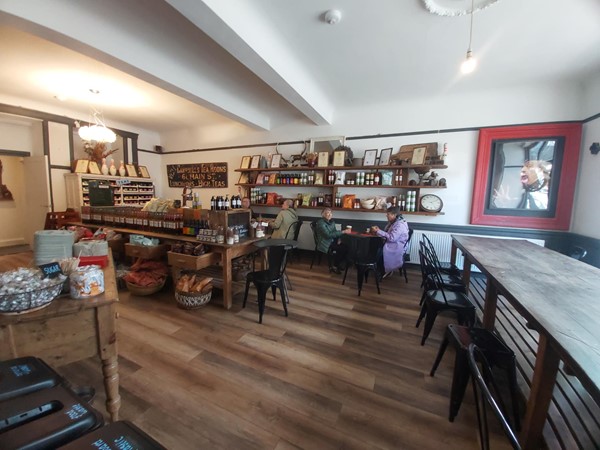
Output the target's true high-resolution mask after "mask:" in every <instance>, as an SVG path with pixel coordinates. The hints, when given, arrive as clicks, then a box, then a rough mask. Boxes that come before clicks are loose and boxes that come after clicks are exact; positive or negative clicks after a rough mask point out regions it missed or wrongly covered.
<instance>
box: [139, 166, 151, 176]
mask: <svg viewBox="0 0 600 450" xmlns="http://www.w3.org/2000/svg"><path fill="white" fill-rule="evenodd" d="M138 170H139V171H140V176H141V177H142V178H150V173H149V172H148V168H147V167H146V166H138Z"/></svg>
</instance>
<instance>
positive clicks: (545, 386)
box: [452, 235, 600, 449]
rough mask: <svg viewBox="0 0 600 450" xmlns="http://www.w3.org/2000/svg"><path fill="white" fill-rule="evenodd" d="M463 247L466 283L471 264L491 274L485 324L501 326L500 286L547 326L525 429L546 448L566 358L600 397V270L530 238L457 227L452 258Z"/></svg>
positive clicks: (533, 321) (527, 439) (530, 443)
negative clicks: (547, 423)
mask: <svg viewBox="0 0 600 450" xmlns="http://www.w3.org/2000/svg"><path fill="white" fill-rule="evenodd" d="M457 249H460V250H461V251H462V253H463V254H464V257H465V264H464V278H465V283H468V280H469V276H470V266H471V264H475V265H476V266H477V267H478V268H479V269H480V270H481V271H482V272H483V273H484V274H485V275H486V276H487V290H486V295H485V306H484V312H483V325H484V327H486V328H488V329H492V328H493V326H494V320H495V315H496V302H497V297H498V295H499V294H500V295H503V296H504V297H506V299H507V300H508V301H509V302H510V303H511V305H513V306H514V307H515V309H516V310H517V311H518V312H519V313H520V314H521V315H522V316H523V317H524V318H525V319H527V321H528V322H529V324H530V325H531V326H532V327H533V328H534V329H535V330H536V331H538V332H539V344H538V350H537V357H536V362H535V368H534V373H533V379H532V384H531V392H530V395H529V399H528V401H527V411H526V414H525V419H524V424H523V430H522V433H521V444H522V446H523V448H524V449H538V448H540V446H541V442H542V431H543V427H544V423H545V421H546V417H547V414H548V407H549V405H550V401H551V399H552V391H553V389H554V384H555V381H556V374H557V371H558V366H559V361H560V360H561V359H562V360H563V361H564V363H565V364H566V365H567V366H569V367H570V368H571V369H572V370H573V373H574V374H575V375H576V376H577V378H578V379H579V381H580V382H581V383H582V385H583V386H584V387H585V388H586V390H587V391H588V393H589V394H590V395H591V396H592V397H593V398H594V400H595V401H596V402H600V332H599V331H598V330H599V328H598V318H599V317H600V270H599V269H597V268H595V267H593V266H590V265H588V264H585V263H582V262H580V261H577V260H575V259H573V258H569V257H567V256H564V255H561V254H559V253H557V252H555V251H552V250H549V249H547V248H544V247H540V246H538V245H535V244H532V243H530V242H528V241H524V240H512V239H489V238H482V237H474V236H458V235H453V236H452V262H456V251H457ZM467 286H468V284H467Z"/></svg>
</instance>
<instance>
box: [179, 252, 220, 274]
mask: <svg viewBox="0 0 600 450" xmlns="http://www.w3.org/2000/svg"><path fill="white" fill-rule="evenodd" d="M167 258H168V261H169V265H170V266H173V267H177V268H178V269H185V270H199V269H203V268H205V267H208V266H212V265H214V264H217V263H218V262H219V261H221V255H220V254H219V253H211V252H209V253H205V254H204V255H200V256H194V255H184V254H183V253H175V252H167Z"/></svg>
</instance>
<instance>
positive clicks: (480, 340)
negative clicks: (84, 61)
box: [429, 324, 520, 430]
mask: <svg viewBox="0 0 600 450" xmlns="http://www.w3.org/2000/svg"><path fill="white" fill-rule="evenodd" d="M448 344H452V346H453V347H454V349H455V351H456V353H455V356H454V373H453V375H452V391H451V394H450V413H449V415H448V420H450V422H453V421H454V418H455V417H456V415H457V414H458V410H459V409H460V405H461V403H462V400H463V397H464V395H465V391H466V389H467V384H468V382H469V378H470V370H469V363H468V361H467V358H468V349H469V346H470V345H471V344H475V345H477V347H479V349H480V350H481V351H482V352H483V354H485V357H486V359H487V361H488V362H489V364H490V366H492V367H498V368H500V369H503V370H504V371H506V375H507V379H508V386H509V390H510V396H511V403H512V407H513V417H514V424H515V428H516V429H517V430H519V429H520V415H519V404H518V394H517V365H516V358H515V353H514V352H513V351H512V350H511V349H510V348H509V347H508V346H507V345H506V344H505V343H504V341H503V340H502V339H501V338H500V337H499V336H498V335H496V334H495V333H493V332H492V331H489V330H486V329H485V328H469V327H463V326H460V325H453V324H450V325H448V327H447V328H446V334H445V336H444V340H443V341H442V344H441V345H440V349H439V351H438V354H437V357H436V358H435V362H434V363H433V367H432V368H431V372H430V373H429V374H430V375H431V376H434V375H435V372H436V370H437V368H438V366H439V364H440V362H441V361H442V358H443V356H444V353H445V352H446V349H447V348H448Z"/></svg>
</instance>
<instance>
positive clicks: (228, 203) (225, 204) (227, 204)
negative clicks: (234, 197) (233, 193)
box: [223, 194, 230, 211]
mask: <svg viewBox="0 0 600 450" xmlns="http://www.w3.org/2000/svg"><path fill="white" fill-rule="evenodd" d="M223 206H224V208H223V209H224V210H225V211H227V210H229V206H230V202H229V194H227V195H226V196H225V202H224V205H223Z"/></svg>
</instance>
